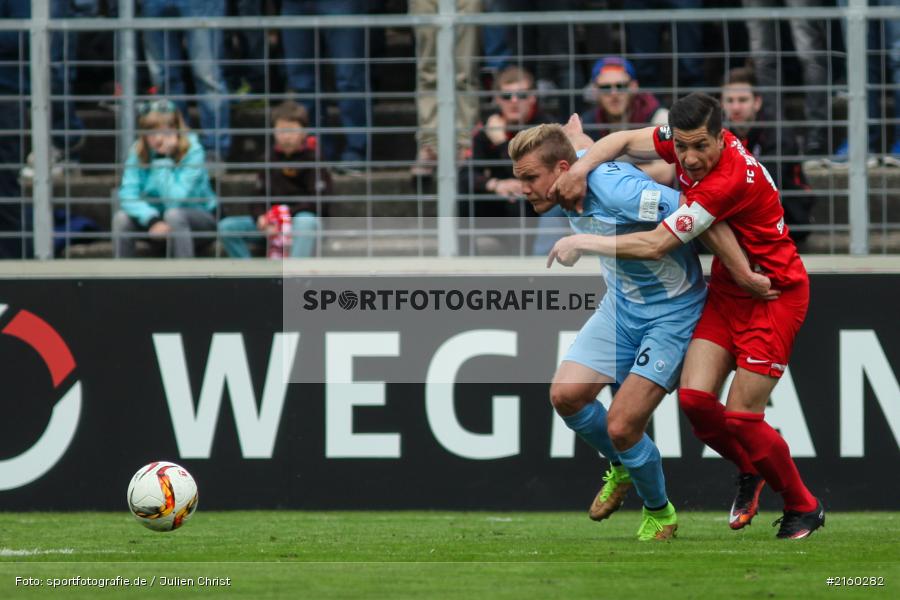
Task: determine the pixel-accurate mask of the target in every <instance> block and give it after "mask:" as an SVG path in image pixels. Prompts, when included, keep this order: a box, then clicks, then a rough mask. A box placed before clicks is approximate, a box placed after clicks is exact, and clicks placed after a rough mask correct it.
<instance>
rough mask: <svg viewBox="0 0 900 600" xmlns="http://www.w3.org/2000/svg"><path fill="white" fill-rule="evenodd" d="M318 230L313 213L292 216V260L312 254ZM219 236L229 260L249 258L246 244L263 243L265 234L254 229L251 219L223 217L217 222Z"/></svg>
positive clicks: (317, 222)
mask: <svg viewBox="0 0 900 600" xmlns="http://www.w3.org/2000/svg"><path fill="white" fill-rule="evenodd" d="M318 229H319V218H318V217H317V216H316V215H314V214H313V213H311V212H298V213H297V214H295V215H294V218H293V219H291V230H292V231H291V237H292V241H291V257H292V258H306V257H308V256H312V255H313V254H314V251H315V249H316V231H318ZM242 234H243V235H242ZM250 234H254V235H250ZM219 235H220V236H221V238H222V245H223V246H224V247H225V252H227V253H228V256H230V257H231V258H250V248H249V247H248V246H247V243H248V242H250V243H254V242H256V243H259V242H262V243H263V244H264V243H265V234H263V233H262V232H261V231H259V229H257V228H256V219H254V218H253V217H225V218H224V219H222V220H221V221H219Z"/></svg>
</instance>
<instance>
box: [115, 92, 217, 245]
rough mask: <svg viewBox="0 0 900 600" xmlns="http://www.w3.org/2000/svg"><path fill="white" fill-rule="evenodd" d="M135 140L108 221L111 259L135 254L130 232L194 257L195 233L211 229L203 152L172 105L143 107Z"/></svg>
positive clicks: (213, 198) (209, 189)
mask: <svg viewBox="0 0 900 600" xmlns="http://www.w3.org/2000/svg"><path fill="white" fill-rule="evenodd" d="M138 127H139V129H140V137H139V138H138V140H137V141H136V142H135V143H134V146H132V148H131V152H130V153H129V154H128V158H127V159H126V161H125V171H124V173H123V175H122V185H121V187H120V188H119V200H120V201H121V203H122V206H121V210H119V211H118V212H117V213H116V214H115V216H114V217H113V225H112V228H113V240H114V241H115V244H116V256H119V257H124V258H131V257H133V256H134V255H135V240H134V238H133V237H132V236H131V234H132V233H133V232H135V231H146V232H148V233H149V234H150V238H151V239H152V240H156V241H164V240H171V244H167V246H168V248H170V249H171V252H169V251H167V254H169V253H171V254H173V255H174V256H175V257H176V258H190V257H193V256H194V240H193V239H192V237H191V234H192V233H193V232H194V231H215V229H216V219H215V216H214V212H215V210H216V196H215V194H214V193H213V191H212V187H211V186H210V183H209V174H208V173H207V171H206V166H205V158H206V157H205V152H204V150H203V146H202V145H200V141H199V140H198V139H197V136H196V135H195V134H193V133H191V132H190V130H189V129H188V127H187V125H186V124H185V122H184V118H183V117H182V116H181V113H180V112H179V111H178V107H177V106H176V105H175V103H174V102H172V101H170V100H165V99H159V100H155V101H153V102H151V103H149V104H148V105H146V106H144V107H142V110H141V117H140V120H139V121H138Z"/></svg>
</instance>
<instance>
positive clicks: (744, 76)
mask: <svg viewBox="0 0 900 600" xmlns="http://www.w3.org/2000/svg"><path fill="white" fill-rule="evenodd" d="M739 83H743V84H745V85H749V86H750V87H752V88H755V87H756V73H754V71H753V69H751V68H750V67H738V68H737V69H732V70H730V71H728V73H727V74H726V75H725V81H724V82H722V85H723V86H725V85H737V84H739ZM753 93H754V95H757V93H756V91H754V92H753Z"/></svg>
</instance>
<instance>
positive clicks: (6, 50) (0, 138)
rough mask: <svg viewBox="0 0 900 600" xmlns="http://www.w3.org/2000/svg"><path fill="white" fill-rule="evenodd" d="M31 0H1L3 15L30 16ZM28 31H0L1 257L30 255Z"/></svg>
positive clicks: (8, 16)
mask: <svg viewBox="0 0 900 600" xmlns="http://www.w3.org/2000/svg"><path fill="white" fill-rule="evenodd" d="M30 16H31V5H30V2H28V0H0V19H28V18H29V17H30ZM27 44H28V33H27V32H24V31H13V30H5V31H0V96H2V100H0V132H2V133H0V259H4V258H24V257H26V256H30V254H31V249H30V246H31V244H30V240H27V239H26V236H25V235H24V230H25V228H26V227H27V226H28V223H27V221H28V218H29V215H30V210H29V211H28V212H26V209H25V204H24V203H23V202H22V189H21V188H20V187H19V180H18V177H17V174H18V171H19V168H20V167H21V166H22V138H23V136H24V135H25V123H24V116H25V110H24V101H25V99H24V98H23V97H22V93H23V91H24V90H23V89H22V86H21V82H23V81H28V80H29V74H28V60H27V57H26V55H25V53H24V49H25V48H27Z"/></svg>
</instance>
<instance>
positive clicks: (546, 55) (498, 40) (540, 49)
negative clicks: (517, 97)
mask: <svg viewBox="0 0 900 600" xmlns="http://www.w3.org/2000/svg"><path fill="white" fill-rule="evenodd" d="M584 8H585V1H584V0H556V1H555V2H554V3H553V4H552V6H549V5H548V3H547V2H544V1H540V0H484V9H485V11H486V12H536V11H550V10H552V11H566V12H573V11H578V10H584ZM574 35H575V34H574V29H573V28H570V27H569V26H568V25H566V24H552V25H551V24H541V25H539V26H522V27H518V28H516V27H513V26H508V25H500V26H491V27H484V28H483V29H482V39H483V44H484V54H485V60H486V67H487V68H488V69H495V70H498V71H499V70H501V69H502V68H503V67H505V66H506V65H508V64H516V65H517V66H519V67H524V68H527V69H529V70H530V71H531V72H532V73H534V74H535V77H536V79H537V83H536V89H537V91H538V94H539V96H540V97H541V101H542V102H544V104H545V106H547V105H549V106H552V107H556V106H557V105H560V107H561V111H560V112H574V111H575V110H580V109H581V108H582V104H581V99H580V98H579V97H578V96H576V95H574V94H572V91H573V90H576V89H581V86H582V85H584V76H583V75H582V73H581V71H580V69H576V68H575V64H576V63H573V62H571V61H570V60H569V57H570V55H571V54H572V48H573V47H574V44H575V40H574V39H572V38H573V36H574ZM514 57H520V58H519V59H518V60H516V59H515V58H514ZM521 57H528V59H527V60H526V61H525V62H524V63H523V62H522V58H521ZM556 90H563V91H564V92H563V93H562V94H555V93H554V92H555V91H556ZM560 96H564V97H565V98H567V99H568V98H570V99H571V103H570V104H568V105H566V104H565V103H564V102H563V103H561V102H560Z"/></svg>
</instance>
